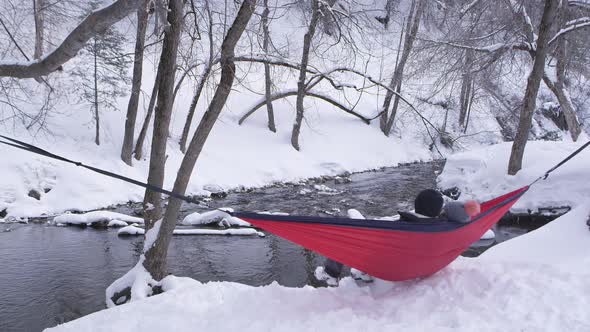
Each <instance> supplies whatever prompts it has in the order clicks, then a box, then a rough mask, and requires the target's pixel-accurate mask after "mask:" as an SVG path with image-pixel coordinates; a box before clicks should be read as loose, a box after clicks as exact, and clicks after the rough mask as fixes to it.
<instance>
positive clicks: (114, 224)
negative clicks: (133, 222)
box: [107, 219, 129, 227]
mask: <svg viewBox="0 0 590 332" xmlns="http://www.w3.org/2000/svg"><path fill="white" fill-rule="evenodd" d="M127 225H129V224H128V223H126V222H124V221H121V220H117V219H113V220H111V221H109V223H108V224H107V227H125V226H127Z"/></svg>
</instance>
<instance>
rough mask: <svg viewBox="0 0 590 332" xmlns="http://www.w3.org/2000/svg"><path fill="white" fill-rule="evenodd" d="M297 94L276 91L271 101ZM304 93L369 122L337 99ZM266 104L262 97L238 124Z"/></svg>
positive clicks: (294, 92)
mask: <svg viewBox="0 0 590 332" xmlns="http://www.w3.org/2000/svg"><path fill="white" fill-rule="evenodd" d="M296 95H297V90H290V91H285V92H281V93H277V94H274V95H272V96H271V101H275V100H279V99H283V98H287V97H291V96H296ZM305 95H306V96H308V97H314V98H318V99H321V100H323V101H325V102H328V103H330V104H332V105H334V106H336V107H338V108H339V109H341V110H343V111H344V112H346V113H348V114H351V115H353V116H355V117H357V118H359V119H361V120H362V121H363V122H364V123H366V124H369V123H370V122H371V120H370V119H368V118H366V117H364V116H363V115H361V114H358V113H357V112H355V111H353V110H352V109H350V108H348V107H346V106H344V105H342V104H341V103H339V102H338V101H336V100H334V99H332V98H330V97H328V96H325V95H322V94H319V93H315V92H313V91H306V92H305ZM264 105H266V98H265V99H263V100H262V101H260V102H259V103H257V104H256V105H254V107H252V108H251V109H250V110H249V111H248V112H246V114H244V115H243V116H242V118H241V119H240V121H238V123H239V124H242V123H244V121H245V120H246V119H247V118H248V117H249V116H250V115H252V114H254V112H256V111H257V110H258V109H259V108H261V107H262V106H264Z"/></svg>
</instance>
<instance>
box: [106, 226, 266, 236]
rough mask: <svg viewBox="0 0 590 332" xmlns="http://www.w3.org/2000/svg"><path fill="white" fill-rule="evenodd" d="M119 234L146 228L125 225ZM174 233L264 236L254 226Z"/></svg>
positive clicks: (143, 232) (179, 230)
mask: <svg viewBox="0 0 590 332" xmlns="http://www.w3.org/2000/svg"><path fill="white" fill-rule="evenodd" d="M117 234H118V235H143V234H145V229H143V228H140V227H136V226H133V225H130V226H127V227H123V228H121V229H119V231H118V232H117ZM172 234H174V235H258V236H260V237H264V236H265V234H264V233H263V232H259V231H257V230H256V229H254V228H228V229H207V228H194V229H175V230H174V231H173V232H172Z"/></svg>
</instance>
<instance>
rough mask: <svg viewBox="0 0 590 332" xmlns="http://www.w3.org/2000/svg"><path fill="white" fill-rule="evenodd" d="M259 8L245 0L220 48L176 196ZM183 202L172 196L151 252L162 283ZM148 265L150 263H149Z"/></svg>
mask: <svg viewBox="0 0 590 332" xmlns="http://www.w3.org/2000/svg"><path fill="white" fill-rule="evenodd" d="M255 7H256V0H244V1H243V2H242V5H241V7H240V10H239V11H238V14H237V16H236V19H235V21H234V22H233V24H232V26H231V27H230V28H229V30H228V32H227V35H226V37H225V39H224V41H223V44H222V46H221V79H220V82H219V85H218V86H217V90H216V91H215V95H214V96H213V99H212V100H211V104H210V105H209V108H208V109H207V111H206V112H205V114H204V115H203V118H202V119H201V122H200V123H199V126H198V128H197V131H196V132H195V134H194V135H193V138H192V140H191V142H190V144H189V146H188V149H187V152H186V154H185V156H184V158H183V160H182V163H181V165H180V169H179V170H178V175H177V176H176V180H175V182H174V188H173V191H174V192H176V193H184V192H185V191H186V187H187V185H188V181H189V180H190V176H191V174H192V171H193V169H194V167H195V163H196V161H197V159H198V158H199V155H200V153H201V151H202V149H203V146H204V145H205V141H206V140H207V137H208V136H209V133H210V132H211V129H212V128H213V125H214V124H215V122H216V120H217V117H218V116H219V114H220V113H221V110H222V109H223V107H224V105H225V102H226V100H227V97H228V95H229V93H230V92H231V87H232V85H233V81H234V77H235V64H234V61H233V60H232V58H233V56H234V49H235V46H236V44H237V42H238V40H239V39H240V36H241V35H242V33H243V32H244V30H245V28H246V26H247V25H248V21H249V20H250V18H251V17H252V13H253V12H254V9H255ZM181 204H182V201H181V200H179V199H177V198H173V197H171V198H170V200H169V202H168V206H167V208H166V212H165V215H164V220H163V222H162V226H161V228H160V233H159V234H158V237H157V239H156V241H155V243H154V246H153V249H152V250H150V251H151V252H152V253H153V254H152V255H151V256H150V270H148V271H150V272H151V273H152V276H153V277H154V278H155V279H156V280H160V279H161V278H163V277H164V276H165V272H166V255H167V251H168V245H169V243H170V239H171V238H172V232H173V230H174V227H175V226H176V219H177V217H178V211H179V210H180V206H181ZM146 262H147V260H146Z"/></svg>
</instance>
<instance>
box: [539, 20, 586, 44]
mask: <svg viewBox="0 0 590 332" xmlns="http://www.w3.org/2000/svg"><path fill="white" fill-rule="evenodd" d="M588 26H590V17H582V18H578V19H575V20H571V21H569V22H567V23H566V24H565V26H564V27H563V28H562V29H561V30H559V32H558V33H556V34H555V36H553V38H551V40H550V41H549V45H551V43H553V42H555V41H556V40H557V39H558V38H559V37H561V36H563V35H564V34H566V33H568V32H571V31H574V30H577V29H581V28H585V27H588Z"/></svg>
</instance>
